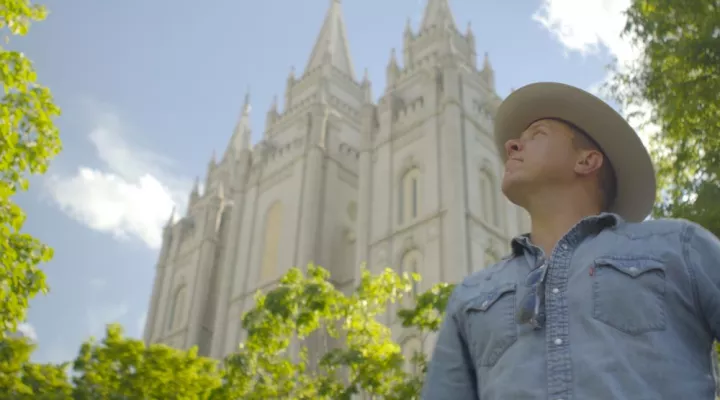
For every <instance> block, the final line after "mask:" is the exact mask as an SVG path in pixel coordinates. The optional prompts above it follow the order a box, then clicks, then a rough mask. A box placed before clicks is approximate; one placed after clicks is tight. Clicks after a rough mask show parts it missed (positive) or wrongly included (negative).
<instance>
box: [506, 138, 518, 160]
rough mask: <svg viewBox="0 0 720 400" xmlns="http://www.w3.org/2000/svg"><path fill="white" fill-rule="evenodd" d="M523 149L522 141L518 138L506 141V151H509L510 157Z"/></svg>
mask: <svg viewBox="0 0 720 400" xmlns="http://www.w3.org/2000/svg"><path fill="white" fill-rule="evenodd" d="M521 149H522V142H521V141H520V140H518V139H510V140H508V141H507V142H505V153H507V156H508V157H511V156H512V155H513V154H515V153H517V152H518V151H520V150H521Z"/></svg>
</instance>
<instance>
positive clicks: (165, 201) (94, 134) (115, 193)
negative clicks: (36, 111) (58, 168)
mask: <svg viewBox="0 0 720 400" xmlns="http://www.w3.org/2000/svg"><path fill="white" fill-rule="evenodd" d="M125 133H126V130H125V128H124V126H123V125H122V124H121V123H120V120H119V118H118V117H117V116H116V115H114V114H112V113H101V114H98V115H97V117H96V120H95V121H94V126H93V129H92V130H91V131H90V134H89V139H90V141H91V142H92V144H93V145H94V147H95V150H96V152H97V156H98V158H99V159H100V160H101V161H102V162H103V163H104V168H93V167H89V166H80V167H79V168H78V170H77V173H76V174H75V175H72V176H61V175H54V176H51V177H50V178H49V179H48V181H47V187H48V189H49V191H50V193H51V195H52V198H53V199H54V201H55V202H56V203H57V205H58V206H60V208H61V209H62V210H63V211H65V212H66V213H67V214H68V215H70V216H71V217H72V218H74V219H76V220H77V221H79V222H81V223H83V224H86V225H87V226H88V227H90V228H91V229H95V230H98V231H101V232H107V233H111V234H113V235H114V236H115V237H117V238H121V239H124V238H130V237H134V238H138V239H140V240H142V241H143V242H145V243H146V244H147V245H148V246H149V247H151V248H158V247H159V246H160V244H161V238H162V236H161V235H162V233H161V232H162V226H163V225H164V224H165V222H167V220H168V217H169V216H170V212H171V210H172V209H173V207H176V208H177V209H182V207H183V203H184V201H185V196H186V193H187V191H188V189H189V187H190V184H189V181H188V180H185V179H180V178H178V177H176V176H173V175H172V174H171V173H170V172H168V170H169V168H168V167H169V166H170V164H171V163H170V162H169V160H167V159H166V158H163V157H161V156H159V155H157V154H155V153H152V152H150V151H147V150H144V149H140V148H136V147H134V146H132V145H130V144H129V143H128V142H127V141H126V140H125V137H124V134H125Z"/></svg>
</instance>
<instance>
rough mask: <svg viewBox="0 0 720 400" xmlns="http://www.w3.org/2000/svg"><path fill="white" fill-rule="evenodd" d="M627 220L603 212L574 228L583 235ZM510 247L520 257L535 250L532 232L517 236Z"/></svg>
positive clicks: (514, 254)
mask: <svg viewBox="0 0 720 400" xmlns="http://www.w3.org/2000/svg"><path fill="white" fill-rule="evenodd" d="M624 222H625V220H624V219H623V218H622V217H621V216H619V215H617V214H615V213H608V212H603V213H600V214H598V215H592V216H589V217H585V218H583V219H581V220H580V221H579V222H578V223H577V224H575V226H574V227H573V228H572V229H571V231H572V230H580V232H581V233H582V234H583V236H585V235H587V234H589V233H599V232H601V231H602V230H604V229H606V228H614V227H616V226H618V225H621V224H622V223H624ZM510 249H511V250H512V257H518V256H520V255H522V254H523V253H524V252H526V251H529V252H533V253H534V252H535V251H536V250H535V249H536V247H535V246H533V245H532V242H531V241H530V234H529V233H525V234H522V235H519V236H515V237H514V238H513V239H512V240H511V241H510Z"/></svg>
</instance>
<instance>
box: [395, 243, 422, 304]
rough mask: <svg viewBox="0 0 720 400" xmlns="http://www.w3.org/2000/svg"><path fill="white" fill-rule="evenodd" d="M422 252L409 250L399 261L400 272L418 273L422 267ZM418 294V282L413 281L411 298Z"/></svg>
mask: <svg viewBox="0 0 720 400" xmlns="http://www.w3.org/2000/svg"><path fill="white" fill-rule="evenodd" d="M421 263H422V254H420V252H419V251H418V250H410V251H408V252H407V253H405V255H404V256H403V258H402V261H401V262H400V268H401V271H400V272H401V273H405V272H407V273H408V274H419V273H420V272H421V268H422V264H421ZM417 295H418V282H413V286H412V298H413V299H415V297H416V296H417Z"/></svg>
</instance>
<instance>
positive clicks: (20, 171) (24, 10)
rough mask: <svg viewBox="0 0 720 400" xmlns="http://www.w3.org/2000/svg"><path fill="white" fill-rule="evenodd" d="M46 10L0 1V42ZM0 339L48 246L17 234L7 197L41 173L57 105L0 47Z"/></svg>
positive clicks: (52, 151) (41, 287) (34, 287)
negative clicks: (1, 35)
mask: <svg viewBox="0 0 720 400" xmlns="http://www.w3.org/2000/svg"><path fill="white" fill-rule="evenodd" d="M46 15H47V12H46V10H45V9H44V8H43V7H41V6H38V5H33V4H32V3H31V2H30V1H29V0H0V29H1V30H2V31H3V32H4V33H5V39H6V42H7V41H8V40H9V37H10V36H11V35H25V34H26V33H27V31H28V28H29V26H30V23H31V22H32V21H40V20H42V19H44V18H45V16H46ZM0 81H2V87H3V90H4V92H3V97H2V99H1V100H0V338H2V337H4V336H5V335H6V334H7V332H14V331H15V330H16V329H17V324H18V322H20V321H22V320H24V318H25V313H26V310H27V307H28V301H29V300H30V298H32V297H33V296H34V295H36V294H37V293H39V292H45V291H46V290H47V285H46V283H45V276H44V274H43V272H42V271H41V270H40V269H39V268H38V264H39V263H41V262H44V261H48V260H49V259H50V258H51V257H52V250H51V249H50V248H49V247H48V246H46V245H44V244H42V243H41V242H40V241H39V240H37V239H36V238H34V237H32V236H30V235H28V234H25V233H22V232H21V230H22V227H23V223H24V221H25V213H24V212H23V210H22V209H21V208H20V207H19V206H18V205H17V204H15V202H14V201H13V197H14V195H15V194H16V193H17V192H18V191H24V190H27V188H28V176H29V175H30V174H41V173H44V172H45V171H46V169H47V167H48V162H49V161H50V159H52V158H53V156H55V155H56V154H57V153H58V152H59V151H60V148H61V143H60V138H59V135H58V130H57V128H56V127H55V125H54V124H53V118H54V117H56V116H58V115H59V114H60V110H59V109H58V107H57V106H56V105H55V104H54V103H53V99H52V96H51V95H50V91H49V90H48V89H47V88H45V87H43V86H40V85H39V84H38V83H37V82H36V76H35V71H34V69H33V66H32V63H31V62H30V60H29V59H28V58H27V57H25V55H24V54H23V53H21V52H18V51H12V50H9V49H6V48H4V47H0Z"/></svg>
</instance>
